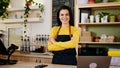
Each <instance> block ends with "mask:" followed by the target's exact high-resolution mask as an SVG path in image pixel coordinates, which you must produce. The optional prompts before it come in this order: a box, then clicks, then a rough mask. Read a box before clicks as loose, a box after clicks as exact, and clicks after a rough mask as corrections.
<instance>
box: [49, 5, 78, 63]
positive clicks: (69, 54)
mask: <svg viewBox="0 0 120 68" xmlns="http://www.w3.org/2000/svg"><path fill="white" fill-rule="evenodd" d="M57 22H58V25H57V26H54V27H53V28H52V29H51V32H50V36H49V41H48V50H49V51H51V52H52V53H53V54H54V55H53V59H52V63H53V64H66V65H76V64H77V61H76V49H75V48H76V45H78V42H79V36H80V30H79V29H78V28H76V27H74V21H73V16H72V11H71V9H70V8H69V7H68V6H61V7H60V9H59V10H58V12H57Z"/></svg>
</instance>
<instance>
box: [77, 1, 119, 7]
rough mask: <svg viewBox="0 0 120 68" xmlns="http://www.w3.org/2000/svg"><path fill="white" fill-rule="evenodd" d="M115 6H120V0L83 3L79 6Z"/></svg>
mask: <svg viewBox="0 0 120 68" xmlns="http://www.w3.org/2000/svg"><path fill="white" fill-rule="evenodd" d="M114 6H120V2H109V3H95V4H81V5H78V8H97V7H114Z"/></svg>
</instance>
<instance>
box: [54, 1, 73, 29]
mask: <svg viewBox="0 0 120 68" xmlns="http://www.w3.org/2000/svg"><path fill="white" fill-rule="evenodd" d="M62 5H66V6H69V7H70V8H71V9H72V12H73V14H74V0H52V27H53V26H55V25H57V11H58V9H59V8H60V6H62ZM73 16H74V15H73Z"/></svg>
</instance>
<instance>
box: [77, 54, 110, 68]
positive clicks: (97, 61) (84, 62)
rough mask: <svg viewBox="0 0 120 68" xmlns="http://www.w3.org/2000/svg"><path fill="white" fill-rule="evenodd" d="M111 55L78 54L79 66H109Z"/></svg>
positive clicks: (88, 67)
mask: <svg viewBox="0 0 120 68" xmlns="http://www.w3.org/2000/svg"><path fill="white" fill-rule="evenodd" d="M110 62H111V57H110V56H78V63H77V68H109V65H110Z"/></svg>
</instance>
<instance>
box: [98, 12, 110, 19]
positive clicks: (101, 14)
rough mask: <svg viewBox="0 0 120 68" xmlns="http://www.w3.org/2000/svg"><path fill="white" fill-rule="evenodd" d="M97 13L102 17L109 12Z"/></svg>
mask: <svg viewBox="0 0 120 68" xmlns="http://www.w3.org/2000/svg"><path fill="white" fill-rule="evenodd" d="M98 14H99V15H100V17H101V18H103V17H104V16H106V15H109V13H107V12H101V13H98Z"/></svg>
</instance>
